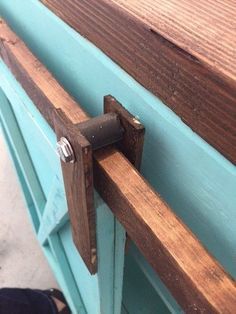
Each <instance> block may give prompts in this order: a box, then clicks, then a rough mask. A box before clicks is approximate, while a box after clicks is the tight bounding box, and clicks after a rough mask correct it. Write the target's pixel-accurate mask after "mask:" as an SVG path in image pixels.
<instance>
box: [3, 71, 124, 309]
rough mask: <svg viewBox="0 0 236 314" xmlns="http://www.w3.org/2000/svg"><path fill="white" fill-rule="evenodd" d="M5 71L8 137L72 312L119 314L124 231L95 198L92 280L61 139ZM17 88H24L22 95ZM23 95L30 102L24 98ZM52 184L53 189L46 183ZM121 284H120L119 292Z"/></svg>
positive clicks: (42, 239) (40, 235) (41, 238)
mask: <svg viewBox="0 0 236 314" xmlns="http://www.w3.org/2000/svg"><path fill="white" fill-rule="evenodd" d="M1 70H2V71H1V75H0V76H1V79H2V80H1V83H2V84H1V86H2V87H3V88H4V92H3V91H2V90H1V93H0V97H1V98H0V112H1V125H2V128H3V132H4V134H5V138H6V140H7V144H8V146H9V149H10V152H11V155H12V156H13V161H14V163H15V166H16V169H18V168H19V170H18V175H19V177H20V181H21V184H22V187H24V185H25V184H27V186H28V187H29V189H28V190H27V193H29V195H30V196H31V198H30V200H31V202H32V203H33V204H32V203H29V202H27V205H28V208H29V212H30V215H31V216H32V219H33V221H36V222H34V224H35V229H36V233H37V236H38V239H39V241H40V242H41V244H42V246H43V250H44V252H45V254H46V256H47V257H48V260H49V262H50V264H51V266H52V268H53V270H54V271H55V274H56V276H57V279H58V281H59V284H60V285H61V287H62V289H63V291H64V293H65V295H66V296H67V299H68V302H69V304H70V307H71V309H72V311H73V313H79V314H81V313H120V311H121V297H122V278H123V263H124V245H125V231H124V229H123V228H122V227H121V226H119V227H117V223H116V222H115V219H114V216H113V215H112V213H111V212H110V210H109V209H108V208H107V207H106V206H105V204H104V203H102V202H101V199H100V198H99V196H98V195H95V201H96V208H97V238H98V250H99V256H98V273H97V274H96V275H94V276H91V275H90V273H89V272H88V270H87V268H86V266H85V264H84V262H83V261H82V259H81V257H80V256H79V254H78V252H77V250H76V248H75V246H74V244H73V241H72V237H71V228H70V224H69V221H68V213H67V206H66V199H65V193H64V186H63V181H62V175H61V169H60V162H59V160H58V157H57V156H56V152H55V149H54V147H55V144H56V137H55V136H54V135H53V136H50V135H49V132H52V130H51V129H50V128H49V127H48V126H47V125H42V128H41V125H40V124H39V122H40V119H41V116H40V114H39V112H35V111H34V109H35V108H34V105H33V104H32V103H31V101H30V99H28V97H27V96H26V95H25V93H24V91H23V90H22V89H21V87H20V86H19V85H18V83H17V82H16V81H15V79H14V78H13V77H11V74H10V73H9V72H8V70H7V69H6V67H5V66H4V65H2V69H1ZM3 71H5V74H4V75H2V74H3ZM8 75H9V77H8V79H10V77H11V82H10V84H9V81H7V80H6V77H7V76H8ZM14 87H16V88H18V87H20V89H19V90H18V91H17V93H16V91H15V89H14ZM22 95H23V96H26V98H25V99H24V97H23V99H21V96H22ZM25 103H27V105H26V106H25ZM31 109H32V111H31ZM29 130H30V132H29ZM45 131H46V133H45ZM47 135H49V136H48V137H47ZM13 152H14V154H13ZM45 152H47V154H50V156H49V157H47V156H46V157H45V158H46V159H47V160H45V159H44V156H45ZM41 157H42V159H41ZM50 159H52V160H51V162H50ZM53 159H54V160H53ZM39 160H41V163H39ZM46 162H47V164H45V163H46ZM40 167H41V168H40ZM45 170H46V171H45ZM40 171H41V172H43V174H42V173H41V174H40ZM21 173H22V174H21ZM28 174H30V177H29V175H28ZM47 181H48V182H50V185H49V184H48V183H47V184H45V182H47ZM41 186H42V187H44V189H43V188H41ZM23 190H24V192H25V196H26V197H28V194H27V193H26V191H25V189H23ZM43 190H44V192H45V193H44V192H43ZM38 199H40V200H41V199H42V200H43V201H44V202H43V205H44V206H41V207H40V208H41V210H40V211H37V210H36V208H37V206H36V205H37V204H38ZM33 205H34V206H33ZM116 243H118V245H116ZM116 257H117V261H116ZM116 277H117V278H116ZM117 282H120V284H119V285H118V286H116V288H115V283H117ZM115 291H116V293H115Z"/></svg>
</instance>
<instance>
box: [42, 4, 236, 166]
mask: <svg viewBox="0 0 236 314" xmlns="http://www.w3.org/2000/svg"><path fill="white" fill-rule="evenodd" d="M41 1H42V2H43V3H44V4H45V5H46V6H47V7H48V8H49V9H51V10H52V11H53V12H54V13H55V14H56V15H58V16H59V17H61V18H62V19H63V20H64V21H65V22H66V23H68V24H69V25H70V26H71V27H73V28H74V29H75V30H77V31H78V32H79V33H80V34H82V35H83V36H84V37H86V38H88V39H89V40H90V41H91V42H93V43H94V44H95V45H96V46H97V47H98V48H100V49H101V50H102V51H104V52H105V53H106V54H107V55H108V56H109V57H110V58H111V59H113V60H114V61H115V62H116V63H118V64H119V65H120V66H121V67H122V68H123V69H125V70H126V71H127V72H128V73H129V74H130V75H132V76H133V77H134V78H135V79H136V80H137V81H138V82H139V83H141V84H142V85H143V86H145V87H146V88H147V89H148V90H150V91H151V92H152V93H154V94H155V95H156V96H158V97H159V98H160V99H161V100H162V101H163V102H164V103H165V104H166V105H167V106H169V107H170V108H171V109H172V110H173V111H174V112H176V113H177V114H178V115H179V116H180V117H181V119H182V120H183V121H184V122H185V123H186V124H187V125H188V126H190V127H191V128H192V129H193V131H195V132H196V133H197V134H199V135H200V136H201V137H202V138H203V139H205V140H206V141H207V142H208V143H209V144H211V145H212V146H213V147H215V148H216V149H217V150H218V151H219V152H220V153H221V154H223V155H224V156H225V157H226V158H228V159H229V160H230V161H231V162H233V163H234V164H235V163H236V56H235V51H236V41H235V38H236V28H235V27H234V26H233V25H235V20H236V3H235V1H233V0H226V1H225V0H219V1H217V3H215V1H212V0H211V1H205V0H199V1H188V0H168V1H167V0H165V1H163V0H156V1H153V0H146V1H143V0H109V1H108V0H99V1H97V0H41Z"/></svg>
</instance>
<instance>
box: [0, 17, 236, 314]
mask: <svg viewBox="0 0 236 314" xmlns="http://www.w3.org/2000/svg"><path fill="white" fill-rule="evenodd" d="M0 37H1V40H0V55H1V57H2V59H3V60H4V61H5V62H6V63H7V65H8V66H9V68H10V69H11V71H12V72H13V73H14V74H15V75H16V78H17V79H18V81H19V82H20V83H21V84H22V86H23V87H24V88H25V91H26V92H27V93H28V95H29V96H30V97H32V99H33V101H34V102H35V105H36V106H37V107H38V108H39V109H40V110H41V112H42V114H43V115H44V116H45V118H46V119H47V121H48V122H49V123H51V125H52V126H53V127H54V124H53V122H52V121H53V119H52V117H51V116H50V112H55V111H56V110H57V109H58V108H60V109H61V110H62V111H63V112H64V115H65V116H67V118H68V120H69V121H71V122H72V124H73V123H79V122H82V121H84V120H85V119H88V116H87V115H86V114H85V113H84V112H83V111H82V110H80V108H79V106H78V105H76V103H75V102H74V100H73V99H72V98H70V96H69V95H68V94H67V93H66V92H65V91H64V90H63V88H62V87H61V86H60V85H59V84H58V83H57V82H56V80H55V79H54V78H53V77H52V75H51V74H50V73H49V72H48V71H47V69H46V68H45V67H44V66H43V65H42V64H40V63H39V61H38V60H37V59H36V58H35V57H34V56H33V55H32V54H31V53H30V51H29V50H28V49H27V47H26V46H25V45H24V44H23V42H22V41H21V40H20V39H19V38H17V37H16V36H15V35H14V34H13V33H12V32H11V31H10V29H9V28H8V27H7V26H6V25H5V23H1V24H0ZM48 78H49V79H48ZM54 88H55V89H56V91H57V95H58V96H56V95H55V90H54ZM32 90H33V91H34V93H32ZM40 99H48V101H47V102H44V103H42V102H40ZM54 101H55V104H54ZM64 104H66V106H64ZM48 108H50V109H51V111H48ZM74 110H75V112H76V114H74V113H73V112H74ZM94 160H95V163H94V173H95V176H94V178H95V185H96V188H97V190H98V191H99V193H100V194H101V196H102V197H103V199H104V200H105V202H106V203H107V204H108V205H109V206H110V208H111V210H112V211H113V213H114V214H115V216H116V217H117V218H118V219H119V221H120V222H121V223H122V224H123V225H124V227H125V228H126V230H127V232H128V234H129V235H130V237H131V238H132V240H133V241H134V242H135V243H136V245H137V246H138V248H139V249H140V250H141V251H142V253H143V254H144V256H145V257H146V259H147V260H148V261H149V263H150V264H151V265H152V267H153V268H154V269H155V271H156V272H157V273H158V274H159V276H160V277H161V279H162V280H163V282H164V283H165V284H166V286H167V287H168V288H169V290H170V291H171V293H172V294H173V296H174V297H175V298H176V300H177V302H178V303H179V304H180V305H181V306H182V308H183V309H184V311H185V312H186V313H193V312H194V313H224V314H225V313H235V308H236V286H235V282H234V281H233V280H232V279H231V278H230V277H229V276H228V275H227V274H226V273H225V271H224V270H223V268H222V267H221V266H220V265H219V264H218V263H217V261H215V260H214V258H212V257H211V255H210V254H209V253H208V252H207V251H206V250H205V249H204V247H203V246H202V245H201V243H200V242H199V241H198V239H197V238H196V237H195V236H194V235H193V234H192V233H191V231H190V230H189V229H188V228H187V227H186V226H185V225H184V224H183V223H182V222H181V221H180V219H179V218H178V217H176V215H175V214H174V213H173V211H172V210H171V209H170V208H169V207H168V205H167V204H166V203H165V202H164V201H163V200H162V199H161V197H160V196H159V195H158V194H157V193H156V192H155V191H154V190H153V189H152V188H151V187H150V185H149V184H148V183H147V182H146V181H145V179H144V178H143V177H142V176H141V175H140V174H139V173H138V172H137V170H136V169H135V168H134V167H133V166H132V165H131V163H130V162H129V161H128V160H127V159H126V158H125V157H124V156H123V155H122V154H121V153H120V152H119V151H117V150H116V149H114V148H110V149H105V150H99V151H97V152H95V153H94Z"/></svg>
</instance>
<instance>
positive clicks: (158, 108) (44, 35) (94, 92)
mask: <svg viewBox="0 0 236 314" xmlns="http://www.w3.org/2000/svg"><path fill="white" fill-rule="evenodd" d="M14 4H15V5H14V10H12V9H11V6H10V5H9V3H8V2H7V1H4V0H3V1H2V2H1V4H0V11H1V13H2V15H3V16H4V17H5V18H6V19H7V20H8V21H9V23H10V24H11V25H12V27H13V28H14V29H15V30H16V31H17V32H18V33H19V34H20V35H21V36H22V38H24V40H25V41H26V42H27V43H28V45H29V46H30V47H31V48H32V50H33V51H34V52H35V53H36V55H38V56H39V57H40V59H41V60H42V61H43V62H44V63H45V64H46V65H47V66H48V68H49V69H50V70H51V71H52V72H53V73H54V75H55V76H56V77H57V78H58V79H59V81H60V82H61V83H62V84H63V85H64V86H65V88H66V89H67V90H69V91H70V93H71V94H72V95H73V96H74V97H75V98H76V99H77V100H78V101H79V102H80V103H81V104H83V105H84V106H85V108H86V110H87V111H88V112H89V113H90V114H92V115H97V114H99V113H101V112H102V101H103V96H104V95H105V94H108V93H111V94H113V95H114V96H115V97H116V98H117V99H118V100H119V101H120V102H122V103H123V104H125V106H126V107H127V109H128V110H130V111H131V112H132V113H134V114H136V115H137V116H139V117H140V118H141V121H142V123H144V125H145V126H147V135H146V142H145V150H144V160H143V166H142V172H143V174H144V175H145V176H146V178H147V179H148V180H149V181H150V183H151V184H152V185H154V187H155V188H156V189H157V190H158V191H159V192H160V193H161V195H162V196H163V197H164V198H165V200H166V201H167V202H168V203H169V204H170V206H171V207H172V208H173V209H174V210H175V211H176V213H177V214H178V215H179V216H180V217H181V218H182V219H183V220H184V221H185V222H186V223H187V224H188V225H189V226H190V228H191V229H192V230H193V231H194V233H195V234H196V235H197V236H198V237H199V238H200V239H201V241H202V242H203V243H204V245H205V246H206V247H207V248H208V249H209V250H210V251H211V252H212V253H213V254H214V255H215V256H216V258H217V259H218V260H219V261H220V262H221V263H222V264H223V265H224V266H225V268H226V269H227V270H228V271H229V272H230V273H231V274H232V275H234V276H236V273H235V267H234V264H233V260H234V256H235V253H234V247H235V238H236V235H235V233H236V230H235V228H234V226H235V221H236V214H235V210H234V209H235V204H236V195H235V193H234V189H235V184H236V170H235V167H234V166H233V165H232V164H231V163H230V162H228V161H227V160H226V159H225V158H224V157H222V156H221V155H220V154H219V153H218V152H216V151H215V150H214V149H213V148H212V147H211V146H209V145H208V144H207V143H206V142H204V141H203V140H202V139H201V138H200V137H198V136H197V135H196V134H195V133H193V132H192V131H191V130H190V129H189V128H188V127H187V126H186V125H185V124H184V123H183V122H182V121H181V120H180V119H179V118H178V117H177V116H176V115H175V114H173V112H171V111H170V110H169V109H168V108H167V107H166V106H165V105H164V104H163V103H162V102H161V101H159V100H158V99H157V98H156V97H154V96H153V95H152V94H150V93H149V92H148V91H146V90H145V89H144V88H143V87H142V86H140V85H139V84H138V83H137V82H135V81H134V80H133V79H132V78H130V77H129V76H128V75H127V74H126V73H125V72H124V71H123V70H121V69H120V68H119V67H118V66H117V65H115V64H114V63H113V62H112V61H111V60H109V59H108V58H107V57H106V56H105V55H104V54H103V53H101V51H99V50H98V49H97V48H95V47H94V46H93V45H92V44H91V43H89V42H88V41H87V40H85V39H84V38H82V37H81V36H79V35H78V34H77V33H76V32H74V31H73V30H72V29H70V28H69V27H68V26H67V25H65V24H64V23H63V22H61V21H60V20H59V19H58V18H57V17H55V16H54V15H53V14H52V13H51V12H49V11H47V10H46V9H45V8H44V7H43V6H42V5H41V4H40V3H38V2H35V1H32V0H30V1H27V5H26V3H24V2H20V1H18V0H14ZM29 12H30V14H29ZM26 15H27V19H26V18H25V16H26ZM23 17H24V18H23ZM42 19H43V20H44V23H43V24H42V23H41V21H42ZM55 34H60V36H55ZM65 42H66V43H67V44H66V45H65V44H64V43H65ZM81 73H82V75H81ZM88 82H89V84H88ZM147 108H148V110H147ZM222 247H224V250H222Z"/></svg>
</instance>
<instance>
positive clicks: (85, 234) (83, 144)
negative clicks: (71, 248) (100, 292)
mask: <svg viewBox="0 0 236 314" xmlns="http://www.w3.org/2000/svg"><path fill="white" fill-rule="evenodd" d="M54 127H55V132H56V134H57V138H58V140H59V139H60V138H61V137H66V138H67V139H68V141H69V142H70V144H71V146H72V147H73V152H74V155H75V162H74V163H65V162H63V161H61V168H62V172H63V178H64V185H65V192H66V199H67V204H68V211H69V217H70V222H71V229H72V236H73V241H74V244H75V246H76V248H77V249H78V251H79V253H80V255H81V257H82V258H83V260H84V262H85V264H86V265H87V267H88V269H89V271H90V273H91V274H95V273H96V272H97V243H96V218H95V216H96V215H95V208H94V204H93V189H94V185H93V162H92V161H93V152H92V146H91V145H90V143H89V142H88V141H87V140H86V138H85V137H84V136H82V135H81V134H80V132H79V129H78V127H77V125H75V124H73V123H71V120H70V119H68V117H67V116H66V115H65V113H64V112H63V111H62V110H61V109H57V110H56V111H54Z"/></svg>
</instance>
